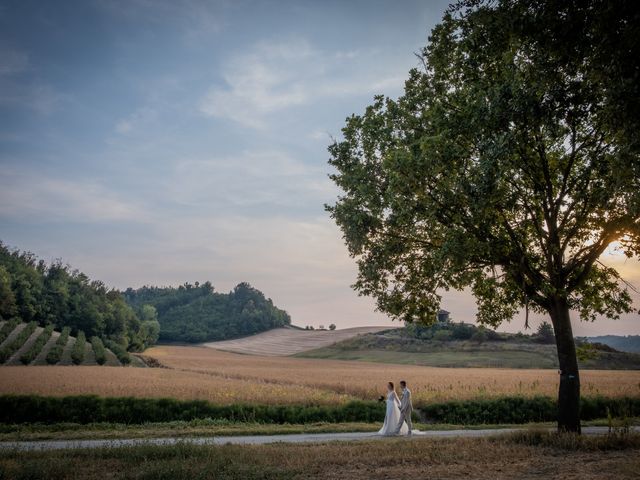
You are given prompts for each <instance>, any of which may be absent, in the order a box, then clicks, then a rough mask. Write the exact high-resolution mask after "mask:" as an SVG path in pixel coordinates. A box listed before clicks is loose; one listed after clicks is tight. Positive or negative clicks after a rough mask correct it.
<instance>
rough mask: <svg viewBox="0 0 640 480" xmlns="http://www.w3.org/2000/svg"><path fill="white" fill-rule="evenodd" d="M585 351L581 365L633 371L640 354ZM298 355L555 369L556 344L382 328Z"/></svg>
mask: <svg viewBox="0 0 640 480" xmlns="http://www.w3.org/2000/svg"><path fill="white" fill-rule="evenodd" d="M610 350H611V349H609V350H600V349H589V351H588V352H587V355H585V356H583V357H582V358H581V359H580V366H581V368H583V369H603V370H608V369H612V370H637V369H640V354H635V353H628V352H618V351H610ZM296 355H297V356H299V357H306V358H319V359H320V358H322V359H334V360H360V361H367V362H380V363H399V364H410V365H424V366H432V367H491V368H549V369H555V368H558V361H557V354H556V348H555V345H548V344H547V345H545V344H538V343H531V342H520V343H519V342H515V341H483V342H477V341H472V340H447V341H438V340H433V339H429V340H427V339H420V338H411V337H407V336H406V335H403V334H402V333H401V329H398V330H396V331H390V330H384V331H378V332H372V333H368V334H366V335H361V336H358V337H356V338H351V339H347V340H344V341H341V342H339V343H335V344H333V345H327V346H324V347H320V348H318V349H314V350H305V351H300V352H297V354H296Z"/></svg>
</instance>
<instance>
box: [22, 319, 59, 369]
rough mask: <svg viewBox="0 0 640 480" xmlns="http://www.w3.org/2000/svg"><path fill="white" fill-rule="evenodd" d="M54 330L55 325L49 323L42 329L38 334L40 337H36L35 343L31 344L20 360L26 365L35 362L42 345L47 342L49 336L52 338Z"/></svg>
mask: <svg viewBox="0 0 640 480" xmlns="http://www.w3.org/2000/svg"><path fill="white" fill-rule="evenodd" d="M52 332H53V325H47V326H46V327H45V328H44V329H43V330H42V332H41V333H40V335H38V338H37V339H36V341H35V342H34V344H33V345H32V346H31V348H30V349H29V350H28V351H27V352H25V353H23V354H22V355H21V356H20V361H21V362H22V363H23V364H25V365H29V364H30V363H31V362H33V360H34V359H35V358H36V357H37V356H38V354H39V353H40V351H41V350H42V347H44V346H45V344H46V343H47V342H48V341H49V338H51V334H52Z"/></svg>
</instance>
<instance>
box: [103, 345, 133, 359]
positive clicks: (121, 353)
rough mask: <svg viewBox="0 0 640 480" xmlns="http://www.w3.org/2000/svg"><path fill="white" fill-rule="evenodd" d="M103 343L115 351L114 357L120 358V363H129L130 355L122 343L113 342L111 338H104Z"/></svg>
mask: <svg viewBox="0 0 640 480" xmlns="http://www.w3.org/2000/svg"><path fill="white" fill-rule="evenodd" d="M105 344H106V346H107V348H108V349H109V350H111V351H112V352H113V353H115V355H116V357H118V360H120V363H122V364H123V365H128V364H129V363H131V356H130V355H129V352H127V351H126V350H125V349H124V347H123V346H122V345H120V344H119V343H117V342H114V341H113V340H106V341H105Z"/></svg>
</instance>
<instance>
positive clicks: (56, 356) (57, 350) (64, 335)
mask: <svg viewBox="0 0 640 480" xmlns="http://www.w3.org/2000/svg"><path fill="white" fill-rule="evenodd" d="M70 331H71V329H70V328H69V327H64V328H63V329H62V332H60V336H59V337H58V340H56V344H55V345H54V346H53V347H51V350H49V353H47V363H48V364H49V365H55V364H56V363H58V362H59V361H60V359H61V358H62V352H63V351H64V347H65V346H66V345H67V341H68V340H69V332H70Z"/></svg>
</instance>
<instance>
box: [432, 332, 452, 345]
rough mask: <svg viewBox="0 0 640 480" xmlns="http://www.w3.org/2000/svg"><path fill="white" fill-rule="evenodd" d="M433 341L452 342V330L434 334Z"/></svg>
mask: <svg viewBox="0 0 640 480" xmlns="http://www.w3.org/2000/svg"><path fill="white" fill-rule="evenodd" d="M433 339H434V340H436V341H438V342H448V341H449V340H451V331H450V330H444V329H443V330H438V331H436V332H435V333H434V334H433Z"/></svg>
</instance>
